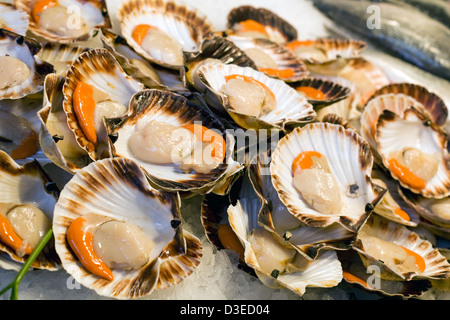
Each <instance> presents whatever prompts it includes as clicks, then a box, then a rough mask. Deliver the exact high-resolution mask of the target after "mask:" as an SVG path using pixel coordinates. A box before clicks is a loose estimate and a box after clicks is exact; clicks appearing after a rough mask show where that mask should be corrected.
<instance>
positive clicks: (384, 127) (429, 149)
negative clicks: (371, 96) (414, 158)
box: [375, 108, 450, 198]
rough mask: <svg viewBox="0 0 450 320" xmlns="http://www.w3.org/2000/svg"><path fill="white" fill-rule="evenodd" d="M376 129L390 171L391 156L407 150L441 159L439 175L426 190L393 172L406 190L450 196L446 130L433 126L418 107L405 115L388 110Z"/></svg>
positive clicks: (384, 162) (434, 177)
mask: <svg viewBox="0 0 450 320" xmlns="http://www.w3.org/2000/svg"><path fill="white" fill-rule="evenodd" d="M376 128H377V131H376V135H375V141H376V144H377V152H378V154H380V156H381V158H382V161H383V164H384V166H385V167H386V168H388V169H389V160H390V159H389V156H390V154H391V153H392V152H394V151H401V150H403V148H407V147H408V148H416V149H418V150H420V151H422V152H424V153H427V154H436V155H437V156H438V157H439V159H438V169H437V172H436V174H435V175H434V176H433V177H432V178H431V180H429V181H428V182H427V183H426V186H425V187H424V188H423V189H418V188H416V187H414V186H412V185H410V184H407V183H406V182H404V181H403V180H402V179H400V177H399V176H397V175H396V174H395V173H394V172H393V171H392V170H390V172H391V175H392V176H393V178H394V179H397V180H398V181H399V183H400V184H401V185H402V186H403V187H404V188H408V189H410V190H411V191H413V192H414V193H418V194H421V195H423V196H425V197H427V198H444V197H448V196H449V195H450V168H449V154H448V151H447V136H446V135H445V133H444V132H443V131H442V129H440V128H439V127H438V126H436V125H435V124H433V123H430V124H429V123H428V121H427V118H426V117H425V116H423V114H422V113H420V112H418V111H417V110H416V109H414V108H411V109H408V110H406V111H405V112H404V113H403V115H401V116H400V115H397V114H395V113H393V112H390V111H387V110H385V111H384V112H383V113H382V115H381V116H380V117H379V118H378V123H377V127H376Z"/></svg>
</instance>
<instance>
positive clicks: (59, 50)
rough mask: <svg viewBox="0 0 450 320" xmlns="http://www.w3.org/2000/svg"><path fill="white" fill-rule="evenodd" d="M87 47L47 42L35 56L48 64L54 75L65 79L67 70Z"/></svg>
mask: <svg viewBox="0 0 450 320" xmlns="http://www.w3.org/2000/svg"><path fill="white" fill-rule="evenodd" d="M87 50H88V48H87V47H83V46H71V45H68V44H61V43H56V42H47V43H45V44H44V45H43V47H42V50H41V51H39V53H38V54H37V56H38V57H39V59H41V60H42V61H45V62H47V63H50V64H51V65H52V66H53V68H54V71H55V73H57V74H58V75H60V76H63V77H65V76H66V73H67V70H69V67H70V66H71V65H72V63H73V62H74V61H75V60H76V59H77V58H78V56H79V55H80V54H82V53H83V52H85V51H87Z"/></svg>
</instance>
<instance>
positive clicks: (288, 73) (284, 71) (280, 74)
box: [259, 68, 295, 78]
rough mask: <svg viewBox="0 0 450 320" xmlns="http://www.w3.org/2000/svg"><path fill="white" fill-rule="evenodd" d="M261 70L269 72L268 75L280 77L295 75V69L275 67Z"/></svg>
mask: <svg viewBox="0 0 450 320" xmlns="http://www.w3.org/2000/svg"><path fill="white" fill-rule="evenodd" d="M259 70H260V71H262V72H264V73H267V74H268V75H271V76H275V77H278V78H290V77H293V76H294V74H295V72H294V70H293V69H273V68H261V69H259Z"/></svg>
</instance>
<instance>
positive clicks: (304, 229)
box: [248, 150, 355, 260]
mask: <svg viewBox="0 0 450 320" xmlns="http://www.w3.org/2000/svg"><path fill="white" fill-rule="evenodd" d="M270 155H271V151H270V150H269V151H268V152H264V153H261V154H259V155H258V156H257V157H256V161H255V162H256V163H254V162H252V163H251V164H250V165H249V167H248V176H249V179H250V181H251V183H252V186H253V188H254V190H255V192H256V194H257V195H258V197H259V199H260V202H261V208H260V211H259V216H258V220H259V224H260V225H261V226H264V227H266V228H268V229H269V230H272V231H273V232H275V233H277V234H279V235H280V236H282V237H283V238H284V239H285V240H286V243H290V244H291V245H292V246H294V247H295V248H296V249H297V250H299V251H300V252H303V254H304V256H305V257H306V258H307V259H310V260H314V259H316V258H317V256H318V254H319V252H320V251H321V250H330V249H335V250H348V249H349V248H350V245H351V241H352V240H353V238H354V236H355V235H354V233H353V232H350V231H349V230H347V229H345V228H343V227H341V226H340V225H339V224H333V225H331V226H329V227H324V228H315V227H310V226H308V225H306V224H304V223H302V222H301V221H300V220H299V219H298V218H296V217H295V216H294V215H292V213H290V212H289V211H288V210H287V208H286V206H285V205H284V204H283V203H282V202H281V201H280V198H279V197H278V193H277V191H276V190H275V188H274V187H273V184H272V179H271V175H270Z"/></svg>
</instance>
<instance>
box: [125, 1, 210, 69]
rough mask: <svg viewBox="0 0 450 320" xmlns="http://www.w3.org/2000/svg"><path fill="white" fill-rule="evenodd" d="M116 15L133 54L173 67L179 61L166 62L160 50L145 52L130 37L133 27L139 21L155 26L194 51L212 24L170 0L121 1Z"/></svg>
mask: <svg viewBox="0 0 450 320" xmlns="http://www.w3.org/2000/svg"><path fill="white" fill-rule="evenodd" d="M118 18H119V21H120V29H121V34H122V36H123V37H124V38H125V39H126V40H127V42H128V43H129V45H130V46H131V47H132V48H133V49H134V50H135V51H136V52H137V53H139V54H141V55H142V56H143V57H145V58H146V59H148V60H149V61H151V62H154V63H157V64H161V65H162V66H164V67H167V68H171V69H177V70H178V69H179V68H180V67H181V65H182V63H180V64H179V65H177V64H173V63H171V62H167V61H165V59H164V55H163V53H162V52H156V50H154V51H155V52H153V53H152V54H149V53H148V52H147V51H145V50H144V49H143V48H142V47H141V46H140V45H139V44H138V43H137V42H136V41H135V40H134V39H133V37H132V33H133V30H134V28H135V27H136V26H137V25H139V24H147V25H149V24H150V25H152V26H154V27H157V28H159V29H161V30H162V31H164V32H166V33H167V34H168V35H169V36H171V37H172V38H173V39H174V40H176V41H178V42H179V44H180V45H181V47H182V48H183V50H187V51H196V50H198V47H199V45H200V43H201V40H202V38H203V37H204V36H205V35H207V34H209V33H210V32H212V31H213V27H212V24H211V23H210V22H209V20H208V18H207V17H206V16H205V15H203V14H201V13H200V12H199V11H198V10H196V9H194V8H192V7H190V6H188V5H187V4H184V3H179V2H172V1H160V0H144V1H141V0H131V1H125V2H124V3H123V4H122V6H121V7H120V8H119V9H118ZM180 56H181V52H180Z"/></svg>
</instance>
